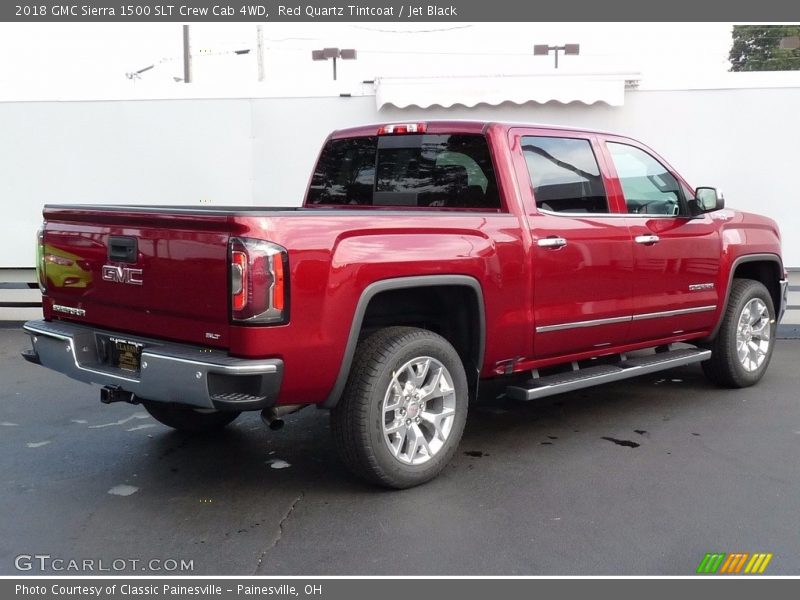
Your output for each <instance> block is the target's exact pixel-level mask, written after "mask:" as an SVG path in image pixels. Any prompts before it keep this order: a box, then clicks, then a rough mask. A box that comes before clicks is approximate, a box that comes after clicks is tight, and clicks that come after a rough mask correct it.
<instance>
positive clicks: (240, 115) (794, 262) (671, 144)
mask: <svg viewBox="0 0 800 600" xmlns="http://www.w3.org/2000/svg"><path fill="white" fill-rule="evenodd" d="M798 107H800V88H772V89H722V90H684V91H630V92H627V93H626V98H625V105H624V106H622V107H618V108H612V107H609V106H606V105H602V104H595V105H593V106H586V105H583V104H575V103H573V104H569V105H562V104H556V103H550V104H546V105H538V104H527V105H523V106H518V105H501V106H479V107H475V108H458V107H455V108H449V109H442V108H433V109H426V110H422V109H415V108H409V109H396V108H388V109H384V110H382V111H380V112H378V111H377V109H376V105H375V99H374V97H371V96H358V97H325V98H257V99H238V98H237V99H176V100H119V101H76V102H5V103H0V165H2V166H1V167H0V268H13V267H16V268H25V267H32V266H33V262H34V233H35V231H36V228H37V227H38V224H39V221H40V220H41V209H42V206H43V205H44V204H45V203H59V202H63V203H113V204H123V203H136V204H166V203H169V204H200V203H201V202H202V203H210V204H215V205H237V204H238V205H247V204H257V205H262V206H270V205H271V206H294V205H298V204H300V203H301V202H302V198H303V193H304V190H305V186H306V184H307V181H308V176H309V173H310V170H311V168H312V166H313V164H314V161H315V160H316V157H317V153H318V151H319V148H320V145H321V144H322V141H323V140H324V138H325V136H326V135H327V134H328V132H329V131H330V130H332V129H336V128H341V127H347V126H351V125H357V124H362V123H369V122H382V121H394V120H416V119H426V118H427V119H432V118H465V119H494V120H511V121H521V122H538V123H556V124H564V125H577V126H586V127H591V128H598V129H605V130H611V131H615V132H618V133H623V134H628V135H631V136H632V137H635V138H637V139H639V140H641V141H643V142H644V143H646V144H648V145H650V146H652V147H653V148H654V149H655V150H656V151H657V152H659V153H660V154H661V155H662V156H664V157H665V158H666V159H667V160H669V161H670V162H671V163H672V164H673V166H675V167H676V168H677V169H678V170H679V171H680V172H681V173H682V174H683V175H684V176H685V177H686V178H687V179H688V180H689V182H690V183H692V184H693V185H713V186H717V187H719V188H721V189H723V190H724V191H725V194H726V200H727V203H728V205H729V206H732V207H735V208H741V209H744V210H753V211H757V212H760V213H763V214H767V215H769V216H771V217H773V218H775V219H776V220H777V221H778V222H779V224H780V226H781V229H782V231H783V235H784V254H785V261H786V264H787V266H790V267H800V238H798V237H797V236H796V235H795V232H797V231H800V210H797V209H796V207H795V202H796V201H797V200H796V196H797V188H798V185H797V183H796V180H797V177H798V173H799V172H800V118H798V114H800V113H799V112H798Z"/></svg>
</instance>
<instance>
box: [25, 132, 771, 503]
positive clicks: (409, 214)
mask: <svg viewBox="0 0 800 600" xmlns="http://www.w3.org/2000/svg"><path fill="white" fill-rule="evenodd" d="M44 218H45V223H44V225H43V227H42V229H41V231H40V233H39V254H38V256H39V268H38V270H39V279H40V284H41V288H42V293H43V306H44V317H45V318H44V320H37V321H30V322H28V323H26V324H25V330H26V331H27V332H28V333H29V334H30V336H31V340H32V345H33V348H32V350H29V351H26V352H25V353H24V356H25V357H26V358H27V359H28V360H30V361H32V362H37V363H40V364H42V365H44V366H46V367H48V368H51V369H54V370H56V371H59V372H61V373H64V374H66V375H68V376H70V377H72V378H74V379H78V380H80V381H84V382H87V383H94V384H99V385H101V386H103V387H102V391H101V400H103V401H104V402H114V401H127V402H134V403H141V404H142V405H143V406H144V407H145V408H146V409H147V410H148V411H149V412H150V414H151V415H152V416H153V417H155V418H156V419H157V420H159V421H160V422H162V423H165V424H166V425H169V426H171V427H174V428H177V429H182V430H190V431H196V432H200V431H210V430H214V429H218V428H221V427H224V426H225V425H227V424H228V423H230V422H231V421H233V419H235V418H236V416H237V415H239V413H240V412H242V411H246V410H259V411H262V416H263V417H264V418H265V420H266V421H267V422H269V423H271V424H272V425H273V426H278V425H280V424H281V421H280V418H281V416H282V415H284V414H286V413H288V412H291V411H294V410H297V409H299V408H301V407H303V406H306V405H311V404H314V405H317V406H318V407H321V408H326V409H330V412H331V418H332V430H333V435H334V439H335V443H336V446H337V447H338V450H339V452H340V454H341V457H342V459H343V460H344V462H345V463H346V464H347V465H348V466H349V467H350V468H351V469H352V470H353V471H354V472H356V473H357V474H359V475H361V476H363V477H365V478H367V479H368V480H370V481H373V482H376V483H378V484H382V485H385V486H390V487H398V488H402V487H409V486H413V485H416V484H419V483H422V482H424V481H427V480H429V479H431V478H432V477H434V476H435V475H436V474H437V473H438V472H439V471H440V470H441V469H442V468H443V467H444V465H445V464H446V463H447V461H448V460H449V459H450V458H451V457H452V455H453V453H454V451H455V449H456V446H457V444H458V442H459V438H460V437H461V434H462V431H463V429H464V423H465V421H466V419H467V409H468V404H469V401H470V400H472V399H474V398H476V396H477V393H478V386H479V383H480V382H481V380H485V379H489V378H505V381H506V382H507V388H506V394H507V395H508V396H509V397H511V398H515V399H519V400H534V399H537V398H541V397H544V396H548V395H551V394H555V393H559V392H563V391H567V390H574V389H578V388H582V387H587V386H592V385H596V384H601V383H605V382H609V381H616V380H620V379H624V378H628V377H633V376H636V375H641V374H645V373H651V372H654V371H657V370H662V369H667V368H671V367H675V366H680V365H686V364H689V363H695V362H699V363H701V364H702V367H703V369H704V371H705V373H706V374H707V375H708V376H709V377H710V378H711V379H712V380H713V381H715V382H717V383H719V384H721V385H723V386H729V387H743V386H748V385H752V384H754V383H756V382H757V381H758V380H759V379H760V378H761V377H762V376H763V375H764V372H765V370H766V369H767V365H768V364H769V361H770V356H771V354H772V351H773V346H774V339H775V330H776V324H777V322H778V321H779V320H780V317H781V315H782V313H783V311H784V308H785V306H786V292H787V278H786V274H785V271H784V268H783V264H782V262H781V250H780V236H779V232H778V227H777V225H776V224H775V222H774V221H772V220H771V219H768V218H766V217H762V216H757V215H753V214H747V213H743V212H738V211H734V210H730V209H727V208H725V207H724V201H723V198H722V195H721V194H720V193H719V192H718V191H717V190H715V189H714V188H702V187H701V188H697V189H694V188H692V187H690V186H689V185H688V184H687V183H686V182H685V180H684V179H683V178H682V177H681V176H680V175H679V174H678V173H676V172H675V170H674V169H672V168H671V167H670V166H669V165H668V164H667V163H666V162H665V161H664V160H663V159H662V158H660V157H659V156H658V155H657V154H656V153H654V152H653V151H652V150H650V149H649V148H647V147H646V146H644V145H642V144H640V143H639V142H637V141H635V140H632V139H630V138H627V137H623V136H619V135H612V134H608V133H601V132H595V131H588V130H582V129H572V128H560V127H548V126H534V125H530V126H529V125H520V124H504V123H487V122H460V121H435V122H434V121H431V122H427V123H402V124H401V123H395V124H387V125H373V126H364V127H357V128H353V129H347V130H342V131H336V132H334V133H333V134H331V135H330V137H329V138H328V139H327V141H326V142H325V145H324V147H323V149H322V152H321V154H320V156H319V159H318V162H317V165H316V168H315V169H314V172H313V174H312V176H311V180H310V183H309V186H308V192H307V195H306V198H305V202H304V205H303V207H302V208H255V207H241V208H225V209H221V208H213V207H185V206H184V207H177V206H175V207H168V206H165V207H163V208H152V207H150V208H147V207H138V206H125V207H111V206H88V205H83V206H82V205H74V206H46V207H45V210H44Z"/></svg>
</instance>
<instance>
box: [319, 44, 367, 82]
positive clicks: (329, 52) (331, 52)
mask: <svg viewBox="0 0 800 600" xmlns="http://www.w3.org/2000/svg"><path fill="white" fill-rule="evenodd" d="M337 58H341V59H342V60H356V58H358V56H357V53H356V51H355V50H353V49H352V48H342V49H340V48H323V49H322V50H312V51H311V60H328V59H333V80H334V81H336V59H337Z"/></svg>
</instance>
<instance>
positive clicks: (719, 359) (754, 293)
mask: <svg viewBox="0 0 800 600" xmlns="http://www.w3.org/2000/svg"><path fill="white" fill-rule="evenodd" d="M756 298H757V299H759V300H761V301H762V302H763V303H764V305H765V306H766V308H767V311H768V313H769V325H768V327H769V346H768V348H767V350H766V355H765V356H764V360H763V362H762V363H761V365H760V366H758V367H757V368H755V369H753V370H747V369H745V367H744V365H743V364H742V362H741V361H740V360H739V357H738V355H737V337H736V336H737V328H738V326H739V319H740V317H741V315H742V311H743V310H744V308H745V306H747V304H748V303H749V302H750V301H751V300H753V299H756ZM776 330H777V323H776V319H775V307H774V305H773V303H772V297H771V296H770V294H769V291H768V290H767V288H766V287H765V286H764V284H763V283H761V282H759V281H754V280H752V279H734V280H733V284H732V287H731V293H730V296H729V297H728V305H727V306H726V307H725V314H724V315H723V317H722V325H720V329H719V332H718V333H717V336H716V338H714V340H713V341H712V342H711V346H710V349H711V359H710V360H707V361H705V362H703V363H702V367H703V372H704V373H705V374H706V377H708V378H709V379H710V380H711V381H713V382H714V383H716V384H718V385H721V386H724V387H728V388H743V387H748V386H751V385H755V384H756V383H758V381H759V380H760V379H761V378H762V377H763V376H764V373H765V372H766V370H767V366H769V361H770V359H771V358H772V351H773V349H774V347H775V333H776Z"/></svg>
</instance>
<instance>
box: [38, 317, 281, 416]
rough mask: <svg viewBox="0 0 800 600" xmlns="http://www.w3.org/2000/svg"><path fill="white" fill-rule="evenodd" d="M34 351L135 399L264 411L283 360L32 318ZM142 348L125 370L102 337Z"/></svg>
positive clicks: (58, 367) (51, 364) (46, 362)
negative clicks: (137, 363)
mask: <svg viewBox="0 0 800 600" xmlns="http://www.w3.org/2000/svg"><path fill="white" fill-rule="evenodd" d="M24 330H25V331H26V332H27V333H28V334H29V335H30V336H31V342H32V344H33V351H32V352H28V353H25V354H23V356H24V357H25V358H26V360H28V361H30V362H35V363H38V364H41V365H43V366H45V367H47V368H49V369H53V370H54V371H58V372H59V373H63V374H64V375H67V376H68V377H71V378H72V379H77V380H78V381H83V382H84V383H94V384H98V385H103V386H115V387H118V388H120V389H122V390H125V391H127V392H131V393H132V394H134V395H135V396H136V397H137V398H140V399H146V400H155V401H158V402H172V403H179V404H186V405H189V406H193V407H196V408H207V409H217V410H260V409H263V408H266V407H269V406H272V405H273V404H274V403H275V399H276V398H277V396H278V391H279V390H280V386H281V380H282V378H283V361H282V360H280V359H266V360H248V359H241V358H234V357H231V356H229V355H228V354H227V353H225V352H222V351H220V350H212V349H208V348H203V347H200V346H190V345H185V344H173V343H168V342H163V341H161V340H154V339H150V338H143V337H140V336H134V335H128V334H124V333H119V332H114V331H107V330H102V329H95V328H92V327H86V326H83V325H75V324H72V323H65V322H63V321H42V320H39V321H28V322H27V323H25V325H24ZM103 336H114V337H118V338H124V339H125V340H127V341H130V342H136V343H138V344H141V345H142V346H143V348H142V354H141V368H140V370H139V371H127V370H124V369H120V368H118V367H115V366H112V365H109V364H108V363H107V362H105V361H104V359H103V358H102V355H103V352H102V349H101V341H100V340H101V337H103Z"/></svg>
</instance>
